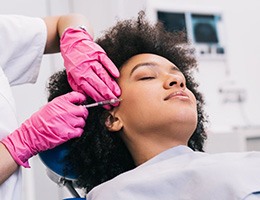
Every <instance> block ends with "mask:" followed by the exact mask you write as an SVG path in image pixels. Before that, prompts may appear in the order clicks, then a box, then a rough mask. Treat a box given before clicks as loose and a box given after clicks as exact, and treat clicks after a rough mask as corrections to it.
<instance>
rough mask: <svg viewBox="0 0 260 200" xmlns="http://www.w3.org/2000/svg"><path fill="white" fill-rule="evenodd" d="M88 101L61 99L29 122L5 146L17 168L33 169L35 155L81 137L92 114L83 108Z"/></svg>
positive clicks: (76, 95)
mask: <svg viewBox="0 0 260 200" xmlns="http://www.w3.org/2000/svg"><path fill="white" fill-rule="evenodd" d="M85 100H86V97H85V96H84V95H83V94H81V93H78V92H71V93H68V94H65V95H62V96H59V97H57V98H55V99H53V100H52V101H51V102H49V103H48V104H47V105H45V106H44V107H42V108H41V109H40V110H39V111H38V112H36V113H34V114H33V115H32V116H31V117H30V118H29V119H27V120H26V121H25V122H24V123H23V124H22V125H21V126H20V128H18V129H17V130H15V131H14V132H13V133H12V134H10V135H9V136H7V137H5V138H4V139H3V140H2V141H1V142H2V143H3V144H4V145H5V146H6V148H7V149H8V151H9V152H10V154H11V155H12V157H13V159H14V160H15V161H16V162H17V164H19V165H22V166H24V167H29V164H28V159H29V158H30V157H32V156H33V155H35V154H37V153H39V152H41V151H45V150H47V149H51V148H54V147H55V146H58V145H60V144H62V143H64V142H66V141H67V140H69V139H71V138H75V137H80V136H81V134H82V133H83V127H84V126H85V119H86V118H87V116H88V110H87V109H86V108H85V107H83V106H78V105H75V104H81V103H82V102H84V101H85Z"/></svg>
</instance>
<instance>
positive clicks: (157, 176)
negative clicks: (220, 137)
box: [87, 146, 260, 200]
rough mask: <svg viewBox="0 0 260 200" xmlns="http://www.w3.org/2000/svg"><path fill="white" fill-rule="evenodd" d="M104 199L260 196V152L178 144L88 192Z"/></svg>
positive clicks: (89, 199) (219, 199)
mask: <svg viewBox="0 0 260 200" xmlns="http://www.w3.org/2000/svg"><path fill="white" fill-rule="evenodd" d="M253 193H256V194H253ZM104 199H106V200H121V199H123V200H137V199H138V200H242V199H243V200H245V199H246V200H253V199H258V200H259V199H260V152H245V153H221V154H212V155H210V154H207V153H201V152H194V151H192V150H191V149H190V148H188V147H187V146H178V147H174V148H172V149H169V150H167V151H165V152H162V153H161V154H159V155H157V156H156V157H154V158H152V159H150V160H149V161H147V162H146V163H144V164H142V165H140V166H138V167H137V168H135V169H133V170H131V171H128V172H125V173H123V174H121V175H119V176H117V177H115V178H114V179H112V180H110V181H107V182H105V183H103V184H101V185H99V186H97V187H95V188H94V189H92V190H91V191H90V192H89V194H88V196H87V200H104Z"/></svg>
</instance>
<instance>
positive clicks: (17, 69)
mask: <svg viewBox="0 0 260 200" xmlns="http://www.w3.org/2000/svg"><path fill="white" fill-rule="evenodd" d="M46 40H47V28H46V25H45V23H44V21H43V20H42V19H41V18H32V17H26V16H17V15H0V67H2V69H3V71H4V73H5V75H6V77H7V78H8V81H9V83H10V85H18V84H23V83H34V82H35V81H36V79H37V77H38V73H39V69H40V64H41V60H42V56H43V52H44V48H45V44H46Z"/></svg>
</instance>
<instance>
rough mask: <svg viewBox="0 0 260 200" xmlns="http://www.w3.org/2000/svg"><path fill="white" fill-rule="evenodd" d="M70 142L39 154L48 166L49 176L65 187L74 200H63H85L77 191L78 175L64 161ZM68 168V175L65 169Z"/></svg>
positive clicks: (66, 199) (69, 199)
mask: <svg viewBox="0 0 260 200" xmlns="http://www.w3.org/2000/svg"><path fill="white" fill-rule="evenodd" d="M69 146H70V142H69V141H68V142H66V143H64V144H62V145H59V146H57V147H55V148H53V149H50V150H47V151H44V152H41V153H39V157H40V159H41V161H42V162H43V164H44V165H45V166H46V173H47V176H48V177H49V178H50V179H51V180H52V181H53V182H55V183H56V184H58V185H59V186H65V187H66V188H67V189H68V190H69V192H70V193H71V194H72V195H73V196H74V198H65V199H63V200H83V199H85V200H86V198H85V197H84V198H83V197H81V196H80V195H79V193H78V191H77V190H76V188H77V185H76V183H75V182H76V180H77V176H76V174H75V173H74V172H73V171H72V170H71V169H69V168H68V165H66V163H65V161H64V157H65V156H66V155H67V153H68V149H69ZM65 167H66V174H65V171H64V169H65Z"/></svg>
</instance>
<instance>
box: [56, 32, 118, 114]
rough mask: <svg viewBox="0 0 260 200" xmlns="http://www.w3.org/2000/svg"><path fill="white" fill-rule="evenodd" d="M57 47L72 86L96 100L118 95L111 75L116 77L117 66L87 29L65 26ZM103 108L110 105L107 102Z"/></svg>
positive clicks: (112, 97)
mask: <svg viewBox="0 0 260 200" xmlns="http://www.w3.org/2000/svg"><path fill="white" fill-rule="evenodd" d="M60 48H61V54H62V56H63V59H64V65H65V67H66V71H67V75H68V81H69V83H70V85H71V87H72V89H73V90H76V91H78V92H82V93H84V94H86V95H88V96H90V97H91V98H92V99H94V100H95V101H103V100H108V99H114V98H117V97H118V96H119V95H120V93H121V91H120V88H119V86H118V84H117V83H116V82H115V80H113V77H114V78H118V77H119V71H118V69H117V68H116V66H115V65H114V63H113V62H112V61H111V60H110V59H109V58H108V57H107V55H106V53H105V51H104V50H103V49H102V48H101V47H100V46H99V45H98V44H96V43H95V42H94V41H93V38H92V37H91V36H90V35H89V33H87V31H85V30H82V29H72V28H68V29H66V30H65V31H64V33H63V35H62V37H61V45H60ZM105 108H107V109H109V108H110V106H106V107H105Z"/></svg>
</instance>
